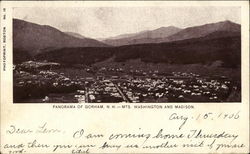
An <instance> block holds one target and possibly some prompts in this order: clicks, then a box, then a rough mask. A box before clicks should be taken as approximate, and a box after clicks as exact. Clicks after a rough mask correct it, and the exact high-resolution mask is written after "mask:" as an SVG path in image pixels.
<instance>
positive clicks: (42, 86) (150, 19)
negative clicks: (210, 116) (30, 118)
mask: <svg viewBox="0 0 250 154" xmlns="http://www.w3.org/2000/svg"><path fill="white" fill-rule="evenodd" d="M12 24H13V103H179V102H180V103H185V102H187V103H191V102H192V103H228V102H238V103H240V102H241V77H242V76H241V8H240V7H236V6H186V7H183V6H152V7H150V6H142V7H138V6H136V7H116V6H113V7H64V8H61V7H16V8H13V19H12Z"/></svg>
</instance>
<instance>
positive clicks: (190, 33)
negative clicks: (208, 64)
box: [103, 20, 241, 46]
mask: <svg viewBox="0 0 250 154" xmlns="http://www.w3.org/2000/svg"><path fill="white" fill-rule="evenodd" d="M240 28H241V26H240V25H239V24H236V23H233V22H231V21H228V20H226V21H222V22H217V23H210V24H205V25H201V26H195V27H188V28H185V29H181V28H178V27H174V26H169V27H161V28H158V29H155V30H151V31H142V32H139V33H134V34H127V35H119V36H117V37H111V38H108V39H105V40H103V42H104V43H106V44H109V45H112V46H122V45H131V44H145V43H161V42H171V41H177V40H185V39H191V38H198V37H204V36H206V35H208V34H210V33H214V32H218V31H219V32H221V31H223V32H224V33H225V34H226V33H227V34H226V35H228V33H234V34H235V35H240V34H237V33H239V32H240Z"/></svg>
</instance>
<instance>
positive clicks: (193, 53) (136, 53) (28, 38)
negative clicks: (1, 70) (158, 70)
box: [13, 19, 241, 68]
mask: <svg viewBox="0 0 250 154" xmlns="http://www.w3.org/2000/svg"><path fill="white" fill-rule="evenodd" d="M240 36H241V26H240V25H239V24H236V23H233V22H231V21H222V22H217V23H210V24H205V25H200V26H194V27H188V28H185V29H181V28H178V27H174V26H169V27H161V28H158V29H155V30H147V31H142V32H139V33H132V34H123V35H119V36H115V37H112V38H107V39H105V40H103V42H101V41H97V40H95V39H91V38H87V37H85V36H83V35H81V34H77V33H72V32H62V31H60V30H58V29H56V28H53V27H51V26H46V25H38V24H35V23H30V22H26V21H23V20H19V19H13V39H14V40H13V43H14V44H13V46H14V48H13V52H14V54H13V55H14V56H13V59H14V63H20V62H23V61H27V60H46V61H53V62H59V63H63V64H70V65H72V64H87V65H89V64H94V63H97V62H101V61H105V60H107V59H112V61H111V62H125V61H127V60H131V59H140V60H141V61H143V62H150V63H167V64H194V63H202V64H211V63H213V62H214V61H220V62H222V64H223V66H227V67H232V68H233V67H238V66H239V65H240V63H241V37H240Z"/></svg>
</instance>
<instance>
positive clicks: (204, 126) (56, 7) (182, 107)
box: [0, 1, 249, 154]
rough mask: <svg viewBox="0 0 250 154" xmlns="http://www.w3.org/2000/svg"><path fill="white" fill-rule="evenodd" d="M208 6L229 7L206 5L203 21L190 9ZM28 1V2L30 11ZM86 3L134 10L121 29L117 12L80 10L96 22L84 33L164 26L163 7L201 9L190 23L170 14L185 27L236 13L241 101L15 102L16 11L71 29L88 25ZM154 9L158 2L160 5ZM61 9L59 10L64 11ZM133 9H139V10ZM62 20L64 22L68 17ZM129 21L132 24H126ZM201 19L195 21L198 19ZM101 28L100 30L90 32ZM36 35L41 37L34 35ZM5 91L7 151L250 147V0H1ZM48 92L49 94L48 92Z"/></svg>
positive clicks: (201, 150) (231, 150)
mask: <svg viewBox="0 0 250 154" xmlns="http://www.w3.org/2000/svg"><path fill="white" fill-rule="evenodd" d="M209 7H210V8H211V7H214V8H212V9H215V8H216V9H217V10H220V9H222V8H225V9H224V13H221V14H218V13H217V14H216V12H214V14H213V13H211V14H210V15H208V16H207V18H208V19H206V20H205V19H202V17H204V16H205V15H204V14H202V12H200V16H201V17H200V20H198V19H199V12H197V11H193V12H192V10H199V9H201V10H203V11H206V10H207V11H209ZM25 8H27V10H26V9H25ZM36 8H37V9H36ZM72 8H73V9H72ZM82 8H89V9H90V10H91V8H94V9H95V8H97V9H100V8H109V9H110V8H113V9H114V12H115V13H118V12H119V8H121V9H120V10H121V12H120V14H116V18H117V21H121V20H119V19H120V18H121V17H123V16H122V14H127V15H129V14H130V17H127V16H126V18H125V17H124V20H122V21H123V22H125V23H124V25H126V24H127V25H126V26H124V27H122V28H120V29H119V24H121V25H122V22H121V23H119V22H118V23H117V24H113V25H112V26H113V27H112V26H111V27H112V28H115V27H117V29H116V30H112V28H110V27H109V28H108V26H110V25H109V24H110V23H111V22H109V20H111V19H112V20H113V19H114V18H111V17H114V16H115V15H112V14H111V15H110V14H108V15H107V14H106V13H105V11H99V15H98V14H97V15H96V14H90V13H89V12H88V11H86V12H85V13H89V16H94V17H96V16H99V17H100V18H101V19H100V20H99V19H98V20H97V19H96V18H92V17H88V15H86V14H85V15H82V16H84V17H85V18H84V19H86V21H88V22H90V23H88V24H87V25H92V26H90V30H82V31H81V27H80V26H79V27H78V28H79V29H78V30H79V32H85V34H86V35H87V36H91V38H98V39H100V38H107V37H113V36H116V35H119V34H127V33H137V32H139V31H143V30H146V29H149V30H152V29H157V28H160V26H159V25H162V23H164V22H162V21H158V20H164V18H165V17H166V14H164V11H165V10H168V11H169V10H170V11H169V12H172V13H174V12H175V11H176V10H178V9H179V11H180V10H185V8H187V9H188V8H189V9H190V12H192V13H190V14H192V15H194V16H195V14H196V16H198V17H195V20H192V19H191V18H190V20H192V21H190V22H188V21H186V22H183V21H182V20H177V19H176V21H178V22H174V21H175V19H173V18H174V17H172V19H171V18H170V17H169V18H168V20H169V21H172V24H173V23H174V25H176V24H177V25H178V24H179V26H180V25H183V27H181V28H182V29H185V28H187V27H193V26H199V25H204V24H208V23H211V22H210V21H212V20H214V21H213V23H216V22H217V21H218V22H219V21H220V19H221V17H222V16H223V18H224V19H225V20H227V19H228V20H234V19H235V21H234V22H236V23H237V24H240V25H241V54H240V56H241V61H240V62H241V66H240V68H241V69H240V70H241V74H239V75H240V76H241V80H240V83H241V84H240V88H241V92H240V93H241V94H240V100H237V99H236V101H228V99H225V100H224V102H220V101H216V100H215V101H213V100H210V101H203V100H202V99H200V101H198V102H197V101H193V102H192V100H191V101H188V102H184V101H180V102H176V101H175V102H161V103H157V101H155V102H154V103H153V102H147V103H146V102H142V103H124V102H123V103H91V102H90V103H73V102H70V101H69V102H66V103H65V102H64V103H63V102H61V103H53V102H49V103H48V102H47V103H46V97H45V98H43V99H44V100H43V101H45V102H44V103H43V102H40V103H39V102H36V101H37V100H35V99H34V100H35V101H34V103H20V102H14V99H13V98H14V97H13V93H14V92H13V91H14V90H15V88H13V87H14V83H13V74H14V73H13V61H14V60H13V59H14V58H13V46H14V43H13V37H14V35H13V18H15V17H18V18H19V19H20V18H21V20H25V21H26V20H27V21H29V22H34V23H36V22H37V24H41V25H48V23H51V24H54V25H50V26H52V27H53V26H54V27H56V26H57V27H56V28H57V29H60V28H61V29H60V30H62V31H64V32H65V31H67V30H69V29H70V27H73V28H75V25H74V24H83V22H80V21H79V18H78V17H81V15H79V13H80V12H81V9H82ZM126 8H127V9H128V12H129V9H131V8H138V10H137V11H136V9H131V10H132V11H131V12H132V13H128V12H126ZM148 8H151V11H152V12H145V17H141V18H142V19H141V20H139V17H138V14H139V13H142V12H140V11H142V10H143V9H145V10H150V9H148ZM152 8H153V9H152ZM155 8H159V9H158V12H157V9H155ZM197 8H198V9H197ZM202 8H204V9H202ZM228 8H234V9H232V10H236V11H237V10H238V12H237V13H238V14H237V15H239V16H240V19H239V18H236V17H235V18H230V17H231V16H230V14H231V13H232V12H231V13H230V11H226V10H228ZM74 9H76V11H75V14H74V13H73V15H72V10H74ZM216 9H215V10H216ZM18 10H19V12H18ZM20 10H21V11H20ZM30 10H32V11H31V14H30V16H26V17H25V13H26V14H27V12H29V11H30ZM41 10H44V11H51V13H50V12H42V11H41ZM64 10H65V12H67V11H69V10H70V11H71V14H70V11H69V12H67V13H64ZM104 10H105V9H104ZM229 10H230V9H229ZM25 11H26V12H25ZM39 11H40V13H41V14H40V15H39V13H38V12H39ZM58 11H59V13H58ZM60 11H61V14H62V15H61V16H59V14H60ZM116 11H118V12H116ZM122 11H123V12H122ZM133 11H134V12H133ZM161 11H162V12H163V13H162V12H161ZM73 12H74V11H73ZM135 12H137V13H138V14H134V15H133V13H135ZM177 12H178V11H176V15H177V14H178V13H177ZM180 12H181V11H180ZM180 12H179V14H180ZM184 12H185V11H184ZM20 13H22V14H20ZM32 13H34V14H32ZM67 14H68V16H67ZM104 14H105V15H106V16H105V15H104ZM152 14H153V15H152ZM160 14H162V16H160V17H159V16H158V15H160ZM205 14H206V13H205ZM233 14H234V13H233ZM50 15H51V16H50ZM220 15H221V16H220ZM227 15H228V16H227ZM49 16H50V17H49ZM183 16H184V17H183V20H184V19H185V20H186V18H187V17H188V15H187V14H185V13H183ZM189 16H190V15H189ZM213 16H214V18H213ZM105 17H106V18H105ZM133 17H134V18H135V19H136V21H134V22H135V23H136V22H137V21H138V25H139V26H138V27H136V28H135V27H133V26H130V25H129V23H132V21H133V19H130V18H133ZM185 17H186V18H185ZM215 17H216V19H215ZM148 18H150V19H152V21H148ZM166 18H167V17H166ZM217 18H218V19H217ZM45 19H48V20H58V21H61V23H59V24H58V23H57V22H56V21H55V22H52V21H50V22H48V21H45ZM84 19H82V20H84ZM210 19H211V20H210ZM64 20H65V22H63V21H64ZM74 20H77V21H74ZM35 21H36V22H35ZM66 21H67V22H68V21H72V23H73V24H72V25H67V24H66V25H67V26H65V25H60V24H65V23H66ZM100 21H103V23H98V22H100ZM126 21H127V22H128V23H126ZM41 22H44V23H41ZM113 22H115V21H113ZM196 22H197V24H195V23H196ZM91 23H93V24H91ZM141 23H144V24H146V25H143V24H141ZM151 23H153V24H151ZM184 23H186V25H184ZM98 24H100V25H102V26H103V25H106V26H107V28H105V29H106V30H107V31H105V32H103V33H102V32H101V31H100V30H101V29H100V28H101V26H98ZM172 24H171V23H169V25H162V26H170V25H172ZM83 25H84V24H83ZM83 25H81V26H83ZM135 25H136V24H135ZM85 26H86V25H85ZM154 26H155V27H154ZM86 27H87V26H86ZM86 27H84V28H86ZM126 27H127V29H126ZM67 28H69V29H67ZM74 30H76V29H74ZM95 30H96V33H95V32H92V31H95ZM89 31H91V32H89ZM97 32H98V34H97ZM220 35H222V34H220ZM33 39H34V41H36V37H34V38H33ZM18 43H20V42H18ZM32 43H33V42H32V41H31V42H30V43H29V42H28V43H27V45H29V44H32ZM207 43H209V42H207ZM21 44H24V43H21ZM228 46H230V45H228ZM211 50H212V46H211ZM194 56H195V55H194ZM125 65H126V64H125ZM152 65H153V64H152ZM161 66H162V65H159V67H161ZM232 72H234V71H232ZM208 74H209V70H208ZM236 75H237V74H236ZM31 89H32V88H31ZM118 92H119V91H118ZM120 93H122V92H120ZM195 94H197V93H195ZM159 95H160V94H159ZM197 95H198V94H197ZM89 96H90V94H89ZM89 96H87V97H89ZM184 96H185V95H184ZM0 97H1V153H4V154H5V153H10V154H12V153H249V3H248V2H247V1H239V2H236V1H225V2H224V1H218V2H217V1H216V2H215V1H213V2H206V1H202V2H195V1H192V2H184V1H183V2H182V1H179V2H178V1H177V2H171V1H168V2H163V1H161V2H148V1H139V2H123V1H117V2H115V1H112V2H102V1H100V2H97V1H96V2H90V1H87V2H80V1H75V2H73V1H71V2H69V1H63V2H61V1H55V2H52V1H47V2H42V1H39V2H38V1H25V2H24V1H23V2H11V1H3V2H1V95H0ZM121 97H123V98H124V101H126V99H130V98H129V97H126V96H121ZM159 97H160V96H159ZM181 97H183V96H179V99H180V98H181ZM197 97H198V96H197ZM218 97H219V96H218ZM49 98H50V99H51V97H50V96H49ZM208 98H209V97H208ZM211 99H212V98H211ZM214 99H215V98H214ZM40 100H42V99H40ZM233 100H234V99H233ZM25 101H27V100H25ZM88 101H91V98H89V100H88ZM131 101H132V98H131Z"/></svg>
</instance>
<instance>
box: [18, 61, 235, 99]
mask: <svg viewBox="0 0 250 154" xmlns="http://www.w3.org/2000/svg"><path fill="white" fill-rule="evenodd" d="M59 67H61V66H60V64H58V63H43V62H33V61H29V62H25V63H22V64H18V65H15V66H14V101H16V102H27V103H28V102H44V103H49V102H52V103H122V102H124V103H164V102H222V101H227V99H228V98H229V97H230V95H232V94H234V93H236V91H239V87H237V86H236V85H235V84H234V83H233V81H231V80H230V79H228V78H226V77H225V76H214V77H211V76H210V77H206V76H200V75H199V74H194V73H187V72H171V73H169V72H168V73H166V72H160V71H159V70H154V71H152V70H150V71H145V70H137V69H135V70H131V69H130V70H124V69H123V68H106V67H100V68H98V69H95V70H93V69H91V68H90V67H86V68H84V70H85V71H86V72H91V73H92V75H91V76H77V75H75V76H73V77H72V76H70V77H69V76H68V75H66V74H65V73H63V72H61V73H59V72H57V71H56V70H57V69H58V68H59ZM114 72H115V73H114Z"/></svg>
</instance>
